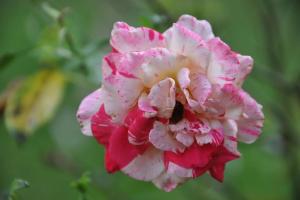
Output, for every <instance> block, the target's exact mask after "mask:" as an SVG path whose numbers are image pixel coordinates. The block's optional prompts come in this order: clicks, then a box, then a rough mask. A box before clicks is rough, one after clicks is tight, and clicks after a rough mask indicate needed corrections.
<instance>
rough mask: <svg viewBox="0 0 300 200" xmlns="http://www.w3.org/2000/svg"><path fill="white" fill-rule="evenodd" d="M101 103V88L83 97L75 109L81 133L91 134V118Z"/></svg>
mask: <svg viewBox="0 0 300 200" xmlns="http://www.w3.org/2000/svg"><path fill="white" fill-rule="evenodd" d="M101 104H103V92H102V89H98V90H96V91H94V92H93V93H91V94H89V95H88V96H87V97H85V98H84V99H83V100H82V102H81V103H80V105H79V108H78V110H77V114H76V116H77V120H78V122H79V124H80V127H81V131H82V133H83V134H85V135H88V136H92V135H93V133H92V130H91V118H92V116H93V115H94V114H95V113H96V112H97V111H98V110H99V108H100V106H101Z"/></svg>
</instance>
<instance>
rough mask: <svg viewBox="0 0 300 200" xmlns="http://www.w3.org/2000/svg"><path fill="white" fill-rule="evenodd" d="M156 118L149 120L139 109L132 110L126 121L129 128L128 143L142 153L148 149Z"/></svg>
mask: <svg viewBox="0 0 300 200" xmlns="http://www.w3.org/2000/svg"><path fill="white" fill-rule="evenodd" d="M153 123H154V118H147V117H145V116H144V113H143V112H142V111H141V110H139V109H138V107H136V108H134V109H132V110H131V111H130V112H129V114H128V115H127V117H126V119H125V126H128V141H129V143H130V144H132V145H135V146H136V148H138V149H139V150H140V153H144V151H145V150H146V149H147V148H148V146H149V145H148V144H147V143H148V138H149V132H150V130H151V129H152V128H153Z"/></svg>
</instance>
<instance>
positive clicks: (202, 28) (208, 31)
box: [177, 15, 215, 40]
mask: <svg viewBox="0 0 300 200" xmlns="http://www.w3.org/2000/svg"><path fill="white" fill-rule="evenodd" d="M177 24H180V25H181V26H184V27H185V28H187V29H189V30H191V31H193V32H195V33H197V34H198V35H200V36H201V38H203V39H204V40H209V39H211V38H214V37H215V36H214V34H213V32H212V28H211V25H210V24H209V22H208V21H206V20H197V19H196V18H195V17H193V16H191V15H182V16H181V17H180V18H179V20H178V21H177Z"/></svg>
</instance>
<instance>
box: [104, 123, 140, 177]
mask: <svg viewBox="0 0 300 200" xmlns="http://www.w3.org/2000/svg"><path fill="white" fill-rule="evenodd" d="M138 155H139V151H138V149H137V148H135V147H134V146H133V145H132V144H130V143H129V142H128V129H127V128H126V127H125V126H120V127H118V128H117V129H115V130H114V132H113V133H112V135H111V137H110V141H109V146H108V152H107V156H106V169H107V171H108V172H114V171H116V170H120V169H122V168H123V167H125V166H127V165H128V164H129V163H130V162H131V161H132V160H133V159H134V158H135V157H137V156H138Z"/></svg>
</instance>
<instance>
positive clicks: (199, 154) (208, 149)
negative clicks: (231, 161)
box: [164, 143, 216, 169]
mask: <svg viewBox="0 0 300 200" xmlns="http://www.w3.org/2000/svg"><path fill="white" fill-rule="evenodd" d="M215 149H216V147H214V146H213V145H203V146H199V145H197V144H195V143H194V144H193V145H192V146H190V147H189V148H186V150H185V151H184V152H182V153H173V152H170V151H165V157H164V159H165V165H166V168H167V169H168V165H169V163H170V162H172V163H175V164H177V165H179V166H181V167H184V168H186V169H194V168H199V167H205V166H206V165H207V164H208V163H209V162H210V161H211V159H212V154H213V152H214V151H215Z"/></svg>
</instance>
